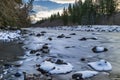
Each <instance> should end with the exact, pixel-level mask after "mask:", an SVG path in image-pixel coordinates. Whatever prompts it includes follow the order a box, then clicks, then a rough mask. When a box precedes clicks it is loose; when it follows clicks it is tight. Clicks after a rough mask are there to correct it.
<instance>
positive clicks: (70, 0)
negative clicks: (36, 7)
mask: <svg viewBox="0 0 120 80" xmlns="http://www.w3.org/2000/svg"><path fill="white" fill-rule="evenodd" d="M35 1H52V2H56V3H59V4H66V3H74V2H75V0H35ZM77 1H78V0H77Z"/></svg>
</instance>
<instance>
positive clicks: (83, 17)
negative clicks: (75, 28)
mask: <svg viewBox="0 0 120 80" xmlns="http://www.w3.org/2000/svg"><path fill="white" fill-rule="evenodd" d="M117 7H118V4H117V0H96V1H93V0H85V2H82V0H79V1H76V2H75V3H74V4H69V6H68V8H67V9H66V8H64V9H63V13H62V14H61V15H60V14H59V12H58V13H57V14H53V15H51V17H49V18H46V19H43V20H41V21H39V22H38V23H43V22H45V21H47V20H49V21H50V22H52V21H55V20H58V19H59V20H62V21H63V24H64V25H68V24H77V25H94V24H97V22H98V21H99V20H100V19H101V17H104V18H106V19H108V18H109V17H110V16H112V15H113V14H115V13H118V9H117Z"/></svg>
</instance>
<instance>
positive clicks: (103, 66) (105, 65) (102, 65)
mask: <svg viewBox="0 0 120 80" xmlns="http://www.w3.org/2000/svg"><path fill="white" fill-rule="evenodd" d="M88 65H89V66H90V67H92V68H93V69H95V70H97V71H110V70H112V65H111V64H110V63H109V62H107V61H105V60H100V61H96V62H90V63H88Z"/></svg>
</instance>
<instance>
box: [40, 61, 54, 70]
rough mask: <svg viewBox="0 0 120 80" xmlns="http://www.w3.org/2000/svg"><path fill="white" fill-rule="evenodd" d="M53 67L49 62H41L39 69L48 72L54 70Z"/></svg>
mask: <svg viewBox="0 0 120 80" xmlns="http://www.w3.org/2000/svg"><path fill="white" fill-rule="evenodd" d="M54 67H55V64H54V63H51V62H50V61H44V62H42V63H41V66H40V68H41V69H43V70H45V71H50V70H52V69H54Z"/></svg>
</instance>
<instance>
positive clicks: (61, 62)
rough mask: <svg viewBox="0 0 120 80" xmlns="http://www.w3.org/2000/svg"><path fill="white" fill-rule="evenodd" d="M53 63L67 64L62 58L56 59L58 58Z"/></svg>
mask: <svg viewBox="0 0 120 80" xmlns="http://www.w3.org/2000/svg"><path fill="white" fill-rule="evenodd" d="M55 64H67V63H66V62H64V61H63V60H60V59H58V60H57V61H56V62H55Z"/></svg>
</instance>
